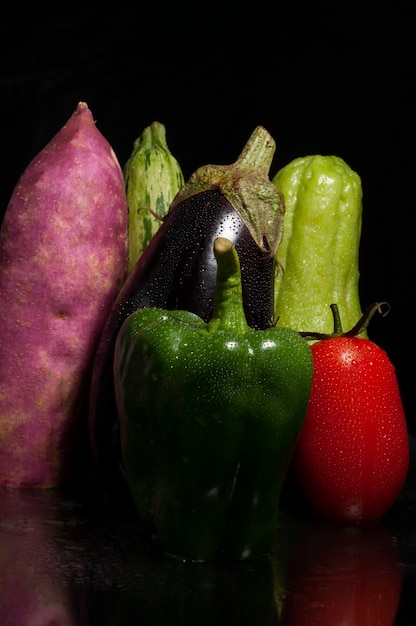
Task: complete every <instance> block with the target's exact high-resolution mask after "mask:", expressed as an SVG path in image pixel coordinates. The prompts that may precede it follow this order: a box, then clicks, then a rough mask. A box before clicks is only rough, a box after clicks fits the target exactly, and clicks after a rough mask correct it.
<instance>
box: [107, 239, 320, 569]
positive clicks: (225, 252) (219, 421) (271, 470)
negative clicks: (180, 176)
mask: <svg viewBox="0 0 416 626" xmlns="http://www.w3.org/2000/svg"><path fill="white" fill-rule="evenodd" d="M214 252H215V256H216V259H217V264H218V274H217V286H216V294H215V303H214V313H213V316H212V318H211V320H210V321H209V322H208V323H206V322H204V321H203V320H202V319H201V318H199V317H198V316H196V315H195V314H193V313H190V312H187V311H167V310H162V309H157V308H147V309H140V310H138V311H136V312H134V313H132V314H131V315H130V316H129V317H128V318H127V319H126V320H125V321H124V323H123V325H122V327H121V329H120V332H119V334H118V337H117V342H116V348H115V360H114V381H115V390H116V402H117V409H118V414H119V420H120V435H121V448H122V457H123V463H124V467H125V472H126V478H127V482H128V485H129V489H130V491H131V494H132V498H133V501H134V504H135V506H136V508H137V511H138V513H139V515H140V517H141V518H142V520H143V521H145V522H148V523H149V525H150V527H151V528H152V529H153V530H155V531H156V533H155V534H156V536H157V537H158V539H159V541H160V543H161V546H162V548H163V549H164V551H165V554H166V555H168V556H172V557H176V558H179V559H181V560H189V561H207V560H215V559H218V558H231V559H248V558H254V557H259V556H266V555H269V554H270V553H271V551H272V544H273V540H274V537H275V531H276V527H277V521H278V512H279V498H280V491H281V487H282V484H283V481H284V478H285V474H286V471H287V467H288V464H289V462H290V459H291V457H292V453H293V450H294V446H295V443H296V441H297V438H298V435H299V433H300V430H301V427H302V425H303V420H304V416H305V413H306V408H307V404H308V400H309V394H310V389H311V383H312V369H313V365H312V356H311V350H310V347H309V345H308V343H307V341H306V340H305V339H304V338H302V337H301V335H300V334H299V333H298V332H297V331H294V330H292V329H289V328H276V327H270V328H268V329H265V330H255V329H253V328H251V327H249V326H248V324H247V322H246V319H245V315H244V309H243V302H242V290H241V273H240V264H239V258H238V255H237V252H236V250H235V247H234V245H232V244H231V242H230V241H229V240H228V239H225V238H222V237H219V238H217V239H216V240H215V244H214Z"/></svg>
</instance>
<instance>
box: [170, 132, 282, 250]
mask: <svg viewBox="0 0 416 626" xmlns="http://www.w3.org/2000/svg"><path fill="white" fill-rule="evenodd" d="M275 150H276V143H275V141H274V139H273V137H272V136H271V135H270V134H269V133H268V131H267V130H266V129H265V128H263V127H262V126H257V128H255V130H254V131H253V133H252V134H251V136H250V138H249V140H248V141H247V143H246V145H245V146H244V148H243V151H242V152H241V154H240V156H239V157H238V159H237V160H236V161H235V162H234V163H232V164H231V165H204V166H202V167H200V168H198V169H197V170H196V172H194V174H192V175H191V176H190V177H189V179H188V181H187V182H186V183H185V185H183V187H182V188H181V189H180V191H179V192H178V194H177V195H176V197H175V198H174V200H173V202H172V204H171V206H170V209H169V210H172V209H173V208H174V207H175V206H176V205H177V204H179V203H180V202H182V201H183V200H186V199H187V198H189V197H191V196H193V195H196V194H197V193H201V192H203V191H209V190H210V189H219V191H220V192H221V193H222V194H223V196H224V197H225V198H226V199H227V200H228V202H229V203H230V204H231V205H232V207H233V208H234V210H235V211H236V212H237V213H238V215H239V216H240V218H241V219H242V220H243V222H244V224H245V225H246V227H247V229H248V231H249V232H250V234H251V236H252V237H253V240H254V241H255V242H256V244H257V246H258V247H259V248H260V249H261V250H262V251H265V252H269V253H270V255H271V256H273V257H276V254H277V249H278V247H279V244H280V242H281V240H282V234H283V218H284V212H285V204H284V198H283V195H282V194H281V192H280V191H278V189H277V188H276V187H275V185H274V184H273V183H272V182H271V180H270V178H269V171H270V167H271V164H272V161H273V156H274V153H275Z"/></svg>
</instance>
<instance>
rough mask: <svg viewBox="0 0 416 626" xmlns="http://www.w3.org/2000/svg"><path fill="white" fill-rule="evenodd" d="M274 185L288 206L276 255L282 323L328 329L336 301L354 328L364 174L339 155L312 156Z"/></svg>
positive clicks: (297, 161)
mask: <svg viewBox="0 0 416 626" xmlns="http://www.w3.org/2000/svg"><path fill="white" fill-rule="evenodd" d="M273 183H274V184H275V185H276V187H277V188H278V189H279V190H280V191H281V192H282V193H283V195H284V198H285V205H286V212H285V221H284V230H283V238H282V242H281V244H280V246H279V250H278V255H277V258H278V261H279V262H280V264H281V265H282V266H283V272H281V273H279V274H278V275H277V278H276V297H275V311H276V319H277V324H278V326H289V327H290V328H294V329H295V330H300V331H303V330H314V331H315V332H327V333H329V332H331V328H332V318H331V313H330V310H329V305H330V304H331V303H332V302H337V303H338V305H339V306H340V307H341V308H342V312H343V319H344V323H345V325H346V326H352V325H353V324H354V323H355V321H356V320H357V319H358V318H359V317H360V315H361V307H360V300H359V290H358V280H359V267H358V254H359V245H360V235H361V215H362V188H361V180H360V177H359V176H358V174H356V172H354V171H353V170H352V169H351V168H350V167H349V166H348V165H347V164H346V163H345V161H343V159H341V158H339V157H336V156H322V155H314V156H307V157H300V158H298V159H295V160H293V161H292V162H290V163H289V164H288V165H286V166H285V167H283V168H282V169H281V170H280V171H279V172H278V173H277V174H276V176H275V177H274V178H273ZM363 336H365V330H364V331H363Z"/></svg>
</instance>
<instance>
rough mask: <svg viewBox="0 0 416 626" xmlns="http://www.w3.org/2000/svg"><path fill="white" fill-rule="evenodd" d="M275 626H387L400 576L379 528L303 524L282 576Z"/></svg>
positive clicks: (390, 625)
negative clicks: (279, 612)
mask: <svg viewBox="0 0 416 626" xmlns="http://www.w3.org/2000/svg"><path fill="white" fill-rule="evenodd" d="M287 581H288V586H287V590H286V591H287V593H286V601H285V603H284V605H283V614H282V619H281V622H280V623H281V626H305V625H307V626H393V624H394V623H395V617H396V613H397V610H398V607H399V602H400V594H401V589H402V581H403V571H402V569H401V566H400V554H399V550H398V548H397V545H396V544H395V543H394V541H393V539H392V537H391V536H390V534H389V532H388V531H387V529H386V528H385V527H384V526H383V525H382V524H381V523H372V524H371V523H370V524H362V525H353V526H349V525H348V526H344V525H339V524H329V523H319V522H317V523H316V522H315V523H310V522H309V523H308V525H307V526H305V528H304V530H303V531H299V537H298V538H297V540H296V542H295V549H294V553H293V556H292V558H291V560H290V562H289V567H288V572H287Z"/></svg>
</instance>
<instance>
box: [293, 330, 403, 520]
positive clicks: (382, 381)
mask: <svg viewBox="0 0 416 626" xmlns="http://www.w3.org/2000/svg"><path fill="white" fill-rule="evenodd" d="M311 349H312V354H313V359H314V378H313V383H312V391H311V396H310V401H309V406H308V410H307V414H306V418H305V423H304V427H303V429H302V432H301V435H300V439H299V442H298V445H297V447H296V450H295V454H294V467H295V471H296V475H297V477H298V480H299V484H300V486H301V488H302V490H303V492H304V494H305V496H306V498H307V500H309V502H310V504H311V505H312V507H313V508H314V509H315V511H316V512H317V513H318V514H319V515H320V516H321V517H324V518H327V519H333V520H338V521H344V522H360V521H370V520H375V519H378V518H380V517H382V516H383V515H384V514H385V513H386V512H387V511H388V509H389V508H390V507H391V506H392V504H393V503H394V502H395V500H396V499H397V497H398V495H399V494H400V491H401V489H402V488H403V485H404V482H405V480H406V476H407V472H408V467H409V440H408V433H407V424H406V419H405V414H404V410H403V405H402V400H401V396H400V392H399V386H398V382H397V378H396V373H395V369H394V366H393V365H392V363H391V362H390V360H389V358H388V356H387V354H386V352H385V351H384V350H383V349H381V348H380V347H379V346H377V345H376V344H375V343H374V342H372V341H370V340H368V339H362V338H359V337H351V336H349V337H347V336H338V337H331V338H329V339H324V340H322V341H319V342H316V343H314V344H313V345H312V346H311Z"/></svg>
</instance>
